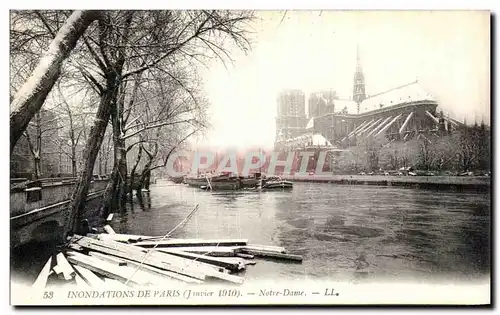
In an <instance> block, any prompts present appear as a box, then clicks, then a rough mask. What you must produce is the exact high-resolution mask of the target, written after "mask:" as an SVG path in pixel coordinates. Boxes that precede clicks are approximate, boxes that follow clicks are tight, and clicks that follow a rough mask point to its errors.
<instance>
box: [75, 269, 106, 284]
mask: <svg viewBox="0 0 500 315" xmlns="http://www.w3.org/2000/svg"><path fill="white" fill-rule="evenodd" d="M73 267H74V268H75V269H76V271H78V273H79V274H80V275H81V276H82V278H83V279H85V280H86V281H87V282H88V284H90V286H91V287H93V288H99V287H102V286H103V285H104V281H102V280H101V278H99V277H98V276H96V275H95V274H94V273H93V272H92V271H90V270H88V269H87V268H84V267H82V266H73Z"/></svg>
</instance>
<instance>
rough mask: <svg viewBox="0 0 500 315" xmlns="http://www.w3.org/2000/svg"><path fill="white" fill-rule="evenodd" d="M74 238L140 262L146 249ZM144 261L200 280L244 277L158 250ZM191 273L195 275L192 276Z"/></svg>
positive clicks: (89, 245) (80, 242)
mask: <svg viewBox="0 0 500 315" xmlns="http://www.w3.org/2000/svg"><path fill="white" fill-rule="evenodd" d="M75 239H76V242H77V243H78V244H79V245H81V246H83V247H87V248H91V249H94V250H97V251H101V252H106V250H107V251H108V252H109V251H112V250H113V249H114V251H115V252H114V253H112V255H115V256H121V257H124V258H128V259H131V260H134V261H138V262H141V261H143V259H144V257H146V253H145V251H146V249H143V248H140V247H138V246H133V245H129V244H123V243H119V242H102V241H99V240H95V239H91V238H87V237H81V236H76V237H75ZM110 254H111V253H110ZM145 263H147V264H149V265H152V266H154V267H158V268H161V269H166V270H169V271H174V272H177V273H181V274H184V275H188V276H190V277H193V278H197V279H200V280H204V279H205V276H210V277H213V278H218V279H222V280H226V281H229V282H233V283H238V284H240V283H243V282H244V279H243V278H241V277H237V276H233V275H229V274H226V273H224V272H221V271H222V270H221V269H223V268H220V267H217V266H213V265H210V264H206V263H202V262H198V261H193V260H190V259H186V258H182V257H177V256H174V255H171V254H168V253H161V252H158V251H154V252H152V253H150V254H149V256H148V258H147V259H146V260H145ZM193 274H194V275H195V276H193ZM196 274H201V275H202V278H200V277H197V276H196Z"/></svg>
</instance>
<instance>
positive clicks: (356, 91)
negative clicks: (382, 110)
mask: <svg viewBox="0 0 500 315" xmlns="http://www.w3.org/2000/svg"><path fill="white" fill-rule="evenodd" d="M352 98H353V100H354V101H355V102H356V103H357V104H358V113H359V105H360V104H361V102H362V101H363V100H364V99H366V94H365V75H364V74H363V68H362V67H361V57H360V54H359V44H358V45H357V46H356V72H355V73H354V88H353V92H352Z"/></svg>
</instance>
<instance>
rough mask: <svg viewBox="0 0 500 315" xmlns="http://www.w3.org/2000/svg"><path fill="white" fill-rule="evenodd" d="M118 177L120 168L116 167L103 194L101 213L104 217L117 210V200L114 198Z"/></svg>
mask: <svg viewBox="0 0 500 315" xmlns="http://www.w3.org/2000/svg"><path fill="white" fill-rule="evenodd" d="M117 177H118V168H116V167H114V168H113V172H112V173H111V178H110V179H109V181H108V185H107V186H106V190H105V191H104V195H103V200H104V201H103V202H102V204H101V210H100V213H101V215H102V217H104V218H105V217H107V216H108V215H109V214H110V213H113V212H115V209H116V200H115V198H114V196H115V191H116V183H117V179H116V178H117Z"/></svg>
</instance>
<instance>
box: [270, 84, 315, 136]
mask: <svg viewBox="0 0 500 315" xmlns="http://www.w3.org/2000/svg"><path fill="white" fill-rule="evenodd" d="M277 103H278V107H277V116H276V141H282V140H284V139H290V138H293V137H297V136H299V135H301V134H303V133H304V131H305V127H306V123H307V118H306V111H305V95H304V92H302V91H300V90H286V91H283V92H281V93H280V94H279V95H278V98H277Z"/></svg>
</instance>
